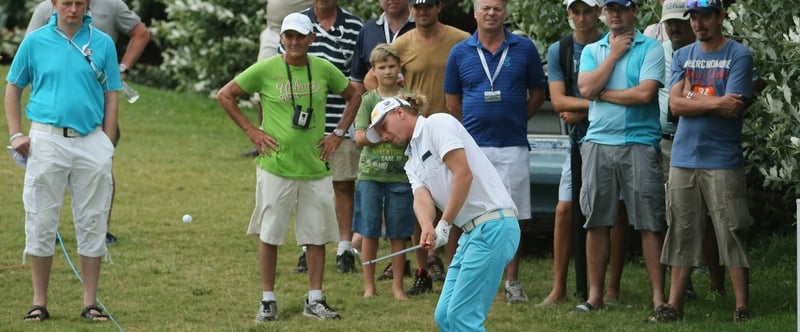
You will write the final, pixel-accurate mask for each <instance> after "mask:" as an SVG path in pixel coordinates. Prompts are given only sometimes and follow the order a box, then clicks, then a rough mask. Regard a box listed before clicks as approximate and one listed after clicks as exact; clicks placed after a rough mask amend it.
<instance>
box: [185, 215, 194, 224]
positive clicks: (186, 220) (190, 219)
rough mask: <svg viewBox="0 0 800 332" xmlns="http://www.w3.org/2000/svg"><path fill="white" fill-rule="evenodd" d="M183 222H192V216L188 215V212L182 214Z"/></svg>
mask: <svg viewBox="0 0 800 332" xmlns="http://www.w3.org/2000/svg"><path fill="white" fill-rule="evenodd" d="M183 222H184V223H186V224H188V223H190V222H192V216H190V215H188V214H184V215H183Z"/></svg>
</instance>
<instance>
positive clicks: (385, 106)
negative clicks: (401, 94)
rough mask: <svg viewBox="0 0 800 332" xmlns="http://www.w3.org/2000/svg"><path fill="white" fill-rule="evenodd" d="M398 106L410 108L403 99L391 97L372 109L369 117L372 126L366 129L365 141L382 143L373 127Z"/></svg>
mask: <svg viewBox="0 0 800 332" xmlns="http://www.w3.org/2000/svg"><path fill="white" fill-rule="evenodd" d="M400 106H411V104H409V103H408V102H407V101H405V100H403V99H400V98H397V97H392V98H387V99H384V100H382V101H381V102H380V103H378V104H377V105H375V107H373V108H372V113H370V116H369V118H370V120H371V121H372V124H370V125H369V127H368V128H367V140H369V141H370V142H372V143H380V142H381V141H383V138H381V135H380V134H379V133H378V130H377V129H375V126H377V125H378V124H379V123H381V120H383V118H385V117H386V114H389V112H391V111H394V110H395V109H397V108H398V107H400Z"/></svg>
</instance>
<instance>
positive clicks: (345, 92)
mask: <svg viewBox="0 0 800 332" xmlns="http://www.w3.org/2000/svg"><path fill="white" fill-rule="evenodd" d="M314 37H315V36H314V33H313V25H312V24H311V21H310V20H309V18H308V16H306V15H302V14H299V13H294V14H290V15H288V16H286V18H285V19H284V20H283V24H282V26H281V42H282V43H283V45H284V46H285V47H286V53H285V54H283V55H275V56H272V57H269V58H266V59H263V60H261V61H259V62H257V63H255V64H253V65H252V66H250V67H249V68H247V69H245V70H244V71H243V72H242V73H240V74H239V75H237V76H236V77H235V78H234V79H233V80H232V81H230V82H228V84H226V85H225V86H224V87H222V89H221V90H220V91H219V93H218V94H217V101H218V102H219V104H220V105H221V106H222V108H224V109H225V111H226V112H227V113H228V116H230V117H231V119H232V120H233V121H234V122H235V123H236V124H237V125H238V126H239V127H240V128H242V130H244V132H245V133H246V134H247V136H248V137H249V138H250V141H252V142H253V144H254V145H255V146H256V147H257V149H258V151H259V156H258V158H256V160H255V162H256V165H257V166H258V167H257V168H256V176H257V182H256V206H255V209H254V211H253V215H252V217H251V219H250V226H249V227H248V230H247V233H248V234H249V235H258V236H259V240H260V241H259V248H258V253H259V270H260V271H261V284H262V288H263V294H262V298H261V307H260V308H259V311H258V314H257V315H256V321H259V322H261V321H272V320H275V319H276V318H277V304H276V298H275V293H274V286H275V266H276V261H277V253H278V246H280V245H283V244H284V238H285V237H286V231H287V229H288V227H289V219H290V218H291V215H292V212H293V211H294V213H295V237H296V239H297V244H298V245H305V246H307V253H306V262H307V264H308V279H309V285H310V289H309V293H308V299H307V300H306V302H305V307H304V310H303V315H305V316H309V317H313V318H317V319H338V318H340V317H339V314H338V313H337V312H336V311H335V310H334V309H333V308H331V307H330V306H328V304H327V303H326V301H325V298H324V297H323V296H322V275H323V269H324V266H325V244H326V243H329V242H335V241H338V239H339V231H338V226H337V223H336V214H335V212H334V195H333V184H332V181H331V173H330V168H329V167H328V161H329V160H330V159H331V158H332V157H333V154H334V152H335V151H336V148H337V147H338V146H339V144H340V143H341V141H342V138H341V137H339V136H336V135H329V136H327V137H326V136H324V134H325V104H326V101H327V93H328V91H330V92H332V93H337V94H340V95H341V96H342V97H344V98H345V99H346V100H347V108H345V110H344V114H343V115H342V120H341V121H340V122H339V124H338V126H337V128H338V129H341V130H347V128H349V127H350V124H351V123H352V122H353V118H354V117H355V113H356V110H357V109H358V107H359V105H360V104H361V96H360V95H359V94H358V93H357V92H356V91H357V90H356V88H355V87H354V86H353V85H352V84H351V83H350V82H349V81H348V80H347V78H346V77H345V76H344V74H342V72H341V71H339V70H338V69H336V67H334V66H333V64H331V63H330V62H328V61H327V60H325V59H321V58H317V57H314V56H310V55H308V47H309V46H310V45H311V42H313V41H314ZM253 93H258V94H259V96H260V98H261V105H262V108H263V120H262V123H261V127H260V128H259V127H258V126H255V125H253V124H252V123H251V122H250V120H249V119H248V118H247V116H245V115H244V113H242V111H241V109H239V106H238V105H237V103H236V100H237V98H238V97H240V96H243V95H244V96H249V95H251V94H253Z"/></svg>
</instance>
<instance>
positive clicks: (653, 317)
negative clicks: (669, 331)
mask: <svg viewBox="0 0 800 332" xmlns="http://www.w3.org/2000/svg"><path fill="white" fill-rule="evenodd" d="M679 319H683V311H681V310H678V309H677V308H675V307H673V306H672V305H671V304H669V303H664V304H662V305H660V306H658V307H656V310H653V313H652V314H650V316H647V318H645V319H644V321H645V322H647V323H666V322H673V321H676V320H679Z"/></svg>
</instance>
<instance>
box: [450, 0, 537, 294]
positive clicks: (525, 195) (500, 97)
mask: <svg viewBox="0 0 800 332" xmlns="http://www.w3.org/2000/svg"><path fill="white" fill-rule="evenodd" d="M506 5H507V2H506V1H505V0H479V1H478V2H477V3H476V6H475V21H476V22H477V26H478V29H477V31H476V32H475V34H473V35H472V36H471V37H470V38H467V39H465V40H464V41H462V42H460V43H458V44H456V46H454V47H453V50H452V51H451V52H450V56H449V58H448V60H447V69H446V72H445V80H444V91H445V101H446V104H447V110H448V111H449V112H450V114H452V115H453V116H455V117H456V118H457V119H460V120H461V122H462V123H463V124H464V127H465V128H467V131H469V133H470V135H472V137H473V138H474V139H475V141H476V142H477V143H478V146H480V147H481V150H482V151H483V152H484V154H486V156H487V157H488V158H489V160H490V161H491V162H492V165H494V167H495V168H496V169H497V171H498V173H499V174H500V177H501V178H502V180H503V184H504V185H505V187H506V190H508V192H509V193H510V194H511V197H512V198H513V199H514V204H515V205H516V206H517V209H518V211H519V214H518V217H519V219H520V220H530V219H531V205H530V202H531V199H530V173H529V172H528V163H529V159H530V156H529V153H528V138H527V125H528V119H529V118H530V117H531V116H533V114H534V113H535V112H536V111H537V110H538V109H539V107H540V106H542V103H543V102H544V88H545V84H546V81H545V76H544V71H543V70H542V63H541V61H540V60H539V51H538V50H537V49H536V46H534V45H533V42H531V41H530V40H529V39H527V38H523V37H519V36H516V35H514V34H512V33H511V32H509V31H508V30H507V29H505V27H504V26H503V23H504V22H505V19H506V15H507V11H506ZM518 267H519V252H518V253H517V255H515V257H514V259H513V260H512V261H511V262H510V263H509V265H508V267H507V268H506V271H505V272H506V283H505V292H506V299H507V301H508V302H509V303H512V304H514V303H523V302H527V301H528V296H527V295H526V294H525V291H524V289H523V287H522V284H521V283H520V282H519V280H517V269H518Z"/></svg>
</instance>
